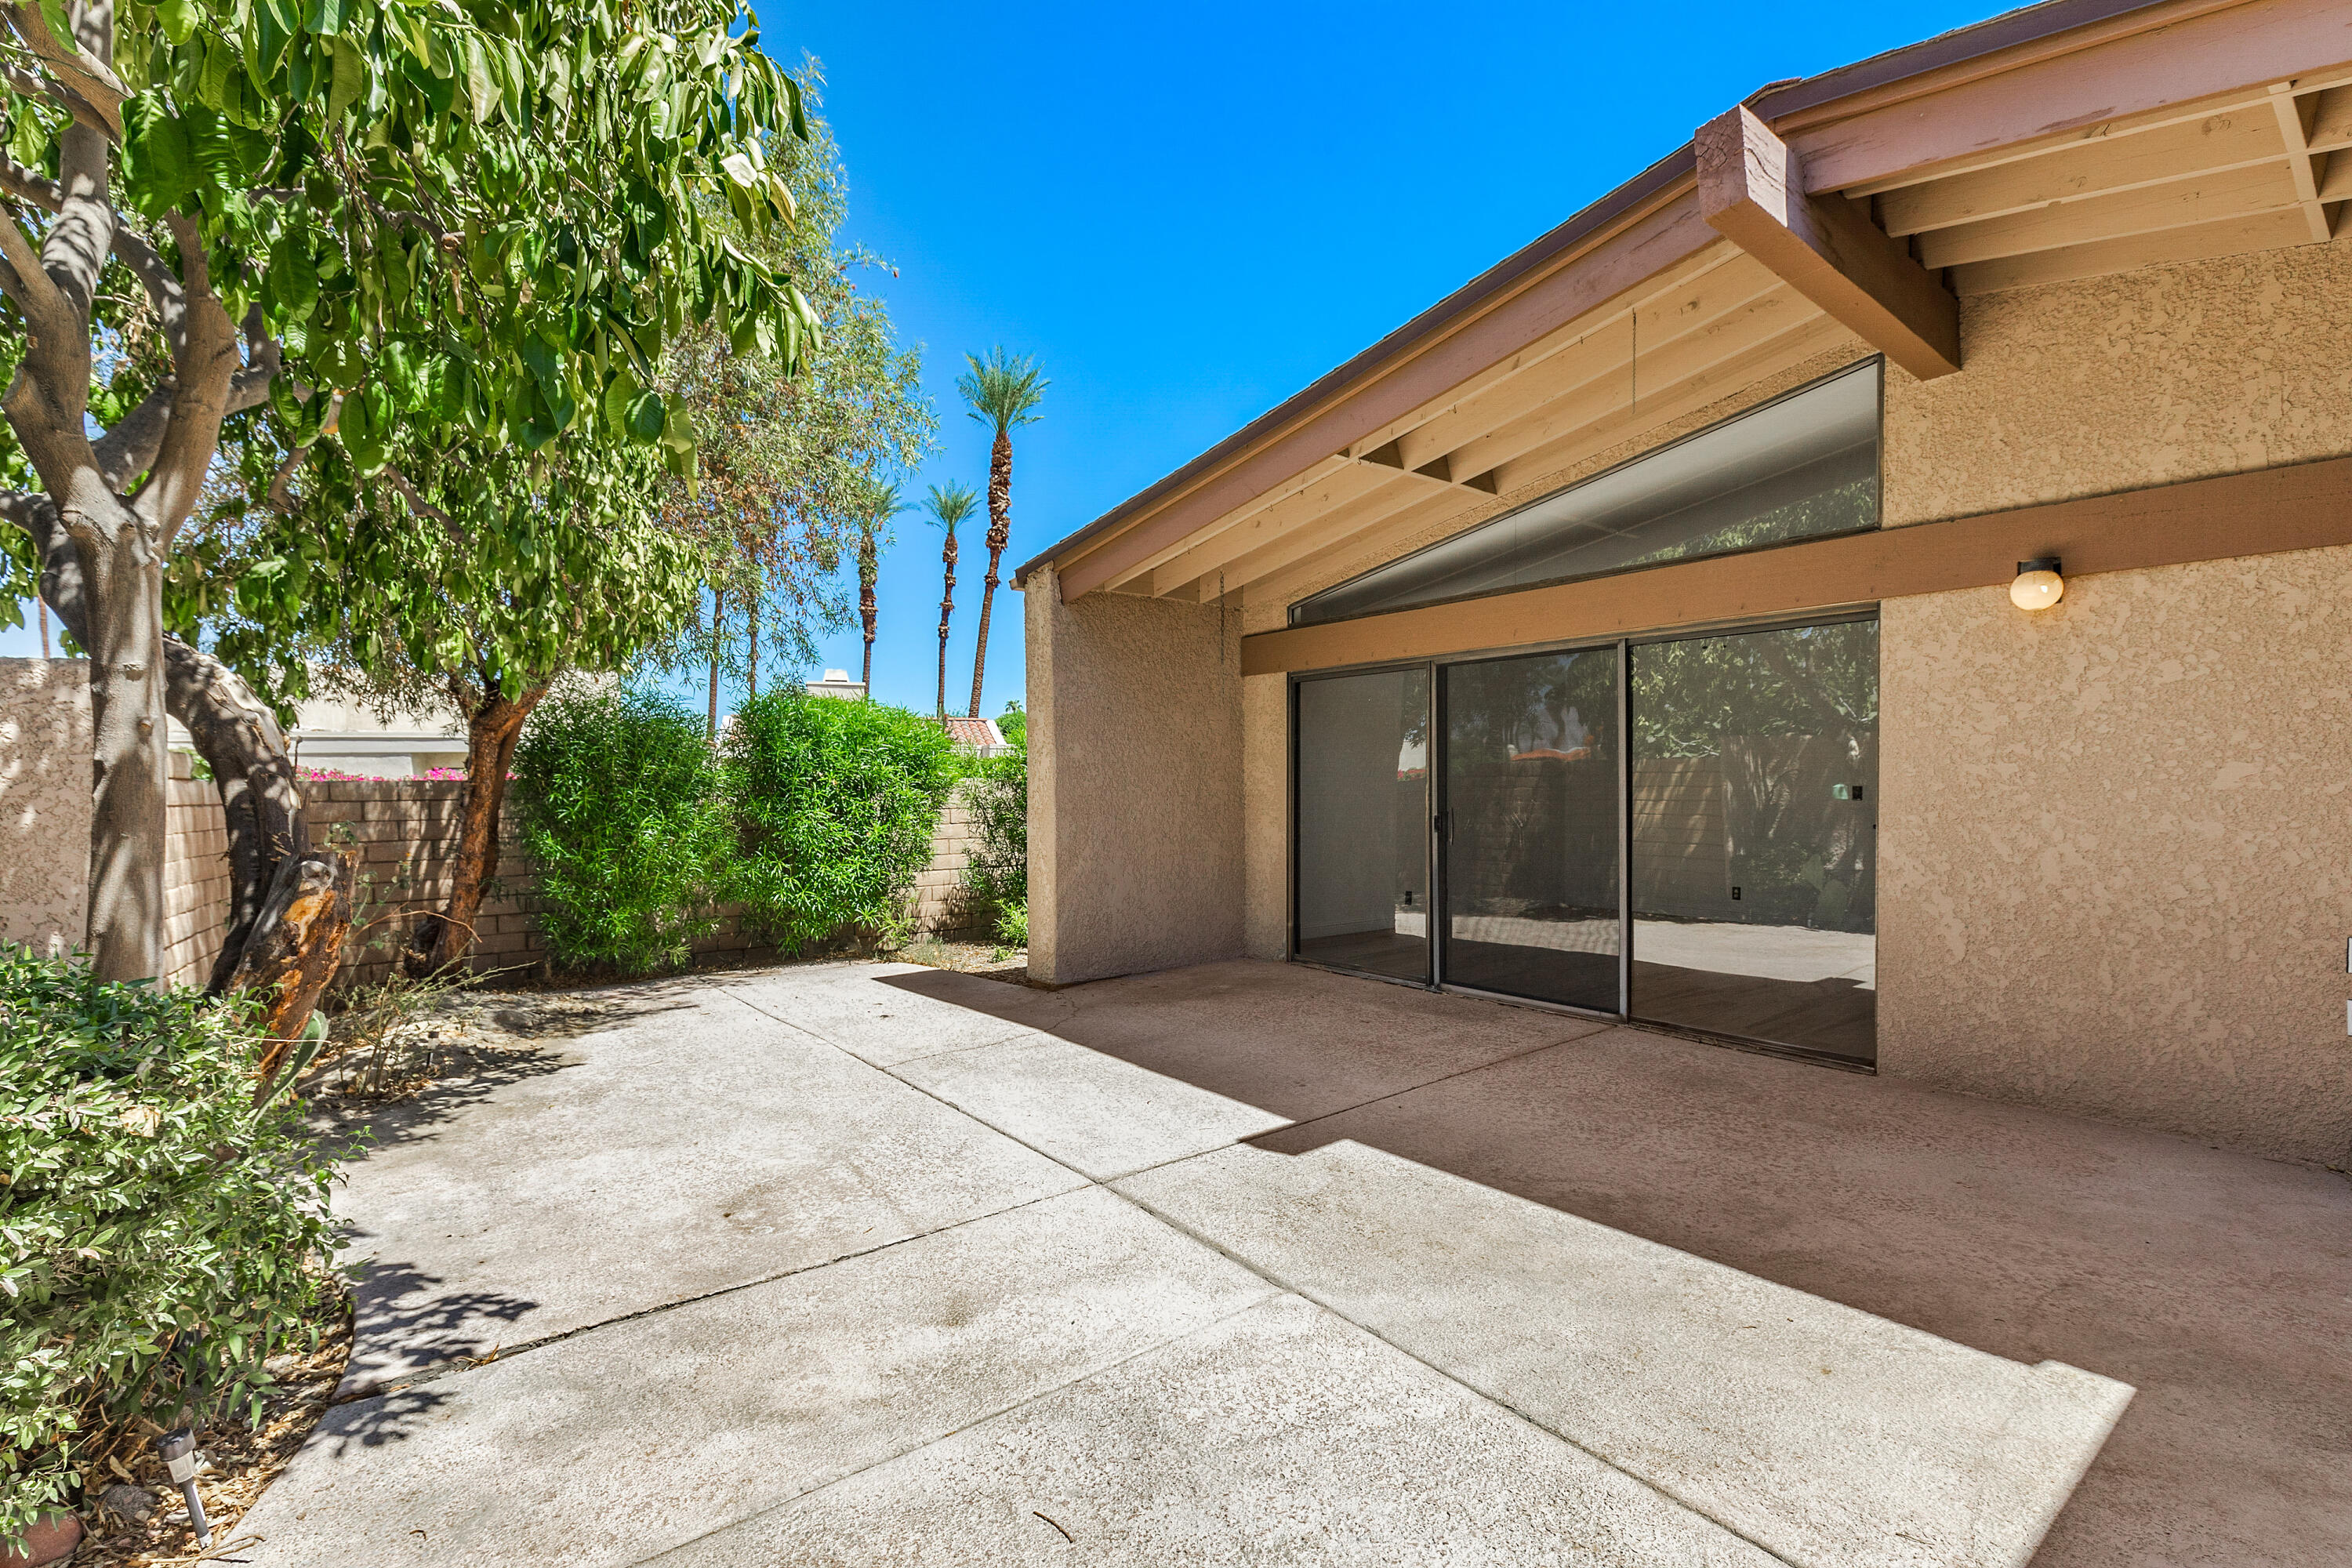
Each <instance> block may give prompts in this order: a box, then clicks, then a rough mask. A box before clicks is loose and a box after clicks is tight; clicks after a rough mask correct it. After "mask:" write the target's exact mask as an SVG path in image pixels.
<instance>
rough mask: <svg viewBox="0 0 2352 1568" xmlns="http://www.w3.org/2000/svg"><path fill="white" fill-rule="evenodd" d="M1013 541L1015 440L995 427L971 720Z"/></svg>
mask: <svg viewBox="0 0 2352 1568" xmlns="http://www.w3.org/2000/svg"><path fill="white" fill-rule="evenodd" d="M1012 539H1013V437H1012V436H1011V434H1010V433H1008V432H1007V431H1006V430H1005V428H1004V427H1003V426H1001V425H1000V426H997V428H996V444H995V445H994V446H993V447H991V448H990V449H989V454H988V575H987V576H986V577H984V578H982V588H981V590H980V647H979V648H978V649H977V650H976V651H975V652H974V653H973V654H972V658H971V717H972V718H974V719H977V718H979V717H980V683H981V680H982V678H983V677H984V676H985V675H986V674H987V672H988V617H989V612H990V611H991V610H992V609H994V608H995V600H996V584H997V576H996V568H997V565H998V563H1000V562H1002V561H1003V559H1004V547H1005V545H1006V544H1008V543H1010V542H1012Z"/></svg>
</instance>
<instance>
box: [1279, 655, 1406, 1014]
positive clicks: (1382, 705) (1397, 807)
mask: <svg viewBox="0 0 2352 1568" xmlns="http://www.w3.org/2000/svg"><path fill="white" fill-rule="evenodd" d="M1297 701H1298V711H1297V729H1296V731H1295V733H1296V734H1297V745H1298V758H1297V773H1296V777H1297V838H1296V840H1295V842H1296V844H1297V868H1296V873H1297V952H1298V956H1299V957H1301V958H1306V959H1312V960H1313V961H1314V962H1316V963H1328V964H1332V965H1335V966H1337V967H1339V968H1341V969H1360V970H1365V971H1368V972H1370V973H1374V974H1386V975H1391V976H1394V977H1396V978H1398V979H1401V980H1421V981H1426V980H1428V979H1429V978H1430V966H1429V936H1430V931H1429V910H1430V890H1429V888H1430V875H1429V871H1430V864H1429V862H1430V842H1429V840H1430V806H1429V724H1430V712H1429V671H1428V669H1426V668H1416V669H1389V670H1376V671H1373V672H1372V673H1370V674H1368V675H1343V676H1336V677H1332V678H1329V679H1319V680H1303V681H1301V682H1299V684H1298V688H1297Z"/></svg>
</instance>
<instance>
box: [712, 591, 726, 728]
mask: <svg viewBox="0 0 2352 1568" xmlns="http://www.w3.org/2000/svg"><path fill="white" fill-rule="evenodd" d="M726 602H727V601H726V599H725V597H724V596H723V595H720V594H719V591H718V590H717V589H715V588H714V589H712V590H711V592H710V743H711V744H712V745H714V746H715V745H717V744H718V743H719V625H720V622H719V613H720V610H721V609H722V607H723V606H724V605H726Z"/></svg>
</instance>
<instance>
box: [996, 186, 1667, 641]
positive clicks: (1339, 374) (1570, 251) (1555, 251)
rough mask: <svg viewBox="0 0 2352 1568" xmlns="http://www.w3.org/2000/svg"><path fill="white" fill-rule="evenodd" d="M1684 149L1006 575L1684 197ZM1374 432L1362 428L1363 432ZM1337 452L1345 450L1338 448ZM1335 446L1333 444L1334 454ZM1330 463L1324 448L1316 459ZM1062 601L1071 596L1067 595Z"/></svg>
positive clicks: (1221, 463) (1070, 544)
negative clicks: (1659, 207)
mask: <svg viewBox="0 0 2352 1568" xmlns="http://www.w3.org/2000/svg"><path fill="white" fill-rule="evenodd" d="M1692 167H1693V165H1692V161H1691V150H1690V148H1689V146H1688V145H1687V144H1685V146H1683V147H1681V148H1679V149H1677V150H1676V151H1675V152H1674V153H1670V154H1668V155H1667V156H1666V157H1664V158H1661V159H1659V160H1658V161H1657V162H1656V163H1653V164H1651V165H1650V166H1649V167H1648V168H1647V169H1644V170H1643V171H1642V173H1641V174H1637V175H1636V176H1634V177H1633V179H1631V180H1628V181H1626V182H1625V183H1624V184H1622V185H1620V186H1618V187H1617V188H1616V189H1615V190H1613V191H1611V192H1610V193H1609V194H1608V195H1605V196H1602V197H1601V199H1600V200H1598V201H1596V202H1593V203H1592V204H1591V205H1588V206H1586V207H1584V208H1583V209H1582V210H1581V211H1580V212H1578V213H1577V214H1576V215H1575V216H1572V217H1570V219H1569V220H1568V221H1567V222H1565V223H1563V224H1561V225H1559V226H1558V227H1556V228H1554V229H1552V230H1551V231H1549V233H1547V234H1546V235H1544V236H1543V237H1541V238H1540V239H1538V240H1536V241H1535V242H1534V243H1533V244H1530V245H1527V246H1524V247H1521V248H1519V249H1518V250H1516V251H1514V252H1512V253H1511V254H1510V255H1509V256H1507V257H1506V258H1503V259H1502V260H1501V261H1499V262H1497V263H1496V264H1495V265H1494V266H1493V267H1490V268H1487V269H1486V271H1484V272H1482V273H1480V274H1479V275H1478V276H1477V277H1475V278H1474V279H1471V280H1470V281H1469V282H1467V283H1465V284H1464V285H1463V286H1462V287H1461V288H1459V289H1455V290H1454V292H1453V293H1451V294H1449V295H1447V296H1446V297H1445V298H1444V299H1443V300H1439V301H1438V302H1437V303H1436V304H1434V305H1432V306H1431V307H1430V308H1429V309H1428V310H1423V311H1422V312H1421V313H1420V314H1419V315H1417V316H1415V317H1413V318H1412V320H1411V321H1407V322H1406V323H1405V324H1404V325H1402V326H1401V327H1399V328H1398V329H1397V330H1396V331H1392V332H1391V333H1389V334H1388V335H1387V336H1386V337H1383V338H1381V340H1380V341H1379V342H1376V343H1374V344H1372V345H1371V346H1370V348H1368V349H1366V350H1364V352H1363V353H1360V354H1357V355H1356V356H1355V357H1353V358H1352V359H1349V361H1348V362H1347V363H1344V364H1342V365H1340V366H1339V368H1338V369H1336V370H1333V371H1331V372H1329V373H1328V374H1325V375H1323V376H1321V377H1319V378H1318V379H1317V380H1316V381H1315V382H1314V383H1313V384H1310V385H1308V386H1307V388H1305V389H1304V390H1303V391H1300V392H1297V393H1295V394H1293V395H1291V396H1289V397H1287V398H1285V399H1284V400H1283V401H1282V402H1281V403H1280V404H1278V405H1276V406H1275V407H1273V408H1271V409H1269V410H1268V411H1267V412H1265V414H1262V415H1260V416H1258V417H1257V418H1255V419H1254V420H1252V421H1250V423H1248V424H1247V425H1244V426H1242V427H1241V428H1240V429H1239V430H1236V431H1234V433H1233V434H1232V435H1231V436H1228V437H1225V438H1224V439H1223V440H1222V441H1220V442H1218V443H1217V444H1216V445H1215V446H1213V447H1210V448H1209V449H1208V450H1207V451H1205V452H1203V453H1202V454H1201V455H1200V456H1199V457H1197V458H1193V459H1192V461H1191V462H1189V463H1186V464H1185V465H1184V466H1183V467H1182V468H1178V469H1177V470H1175V471H1174V472H1173V473H1171V474H1170V475H1168V476H1167V477H1166V478H1164V479H1160V480H1159V481H1158V482H1157V483H1155V484H1152V485H1150V486H1149V487H1147V488H1146V489H1141V490H1139V491H1138V492H1136V493H1135V494H1134V495H1132V496H1130V497H1129V498H1128V499H1127V500H1124V501H1121V502H1120V503H1119V504H1118V506H1115V507H1113V508H1112V509H1111V510H1108V511H1107V512H1105V513H1104V514H1103V515H1102V516H1101V517H1099V518H1097V519H1096V520H1095V521H1093V522H1090V523H1088V524H1087V526H1086V527H1084V528H1082V529H1079V530H1078V531H1076V532H1075V533H1072V534H1069V535H1067V536H1066V537H1065V538H1063V539H1062V540H1060V541H1059V542H1056V543H1055V544H1054V545H1053V546H1052V547H1051V548H1049V549H1047V550H1045V551H1044V552H1041V553H1040V554H1038V555H1036V556H1034V557H1032V558H1031V559H1030V560H1027V561H1024V562H1023V563H1021V565H1020V566H1019V567H1018V568H1016V569H1015V570H1014V572H1013V580H1014V581H1015V582H1016V583H1018V582H1019V581H1020V580H1021V579H1023V578H1025V577H1027V576H1028V575H1029V574H1030V573H1032V572H1034V571H1035V570H1036V569H1037V568H1038V567H1040V566H1042V565H1044V564H1045V563H1047V562H1048V561H1056V560H1065V561H1066V560H1068V559H1070V558H1071V557H1072V555H1073V552H1076V551H1077V550H1079V549H1081V548H1082V547H1084V546H1085V545H1086V544H1087V543H1088V542H1091V541H1094V540H1097V539H1100V538H1102V537H1103V536H1104V535H1106V534H1108V533H1110V532H1112V531H1116V530H1117V529H1118V528H1121V527H1123V526H1125V525H1126V524H1128V523H1129V522H1130V521H1134V520H1135V519H1136V518H1138V517H1139V516H1142V515H1144V514H1145V513H1148V512H1150V510H1152V509H1154V508H1155V507H1159V506H1161V505H1164V504H1166V503H1167V502H1169V501H1170V500H1174V499H1176V498H1178V497H1180V496H1181V495H1183V494H1184V492H1186V491H1187V490H1188V489H1199V488H1200V487H1201V486H1202V485H1204V484H1206V483H1209V482H1211V481H1212V480H1213V479H1215V478H1216V477H1217V476H1218V475H1219V474H1220V473H1221V472H1223V471H1224V470H1225V469H1227V468H1231V467H1232V466H1233V465H1234V463H1235V462H1236V461H1238V460H1240V459H1241V458H1243V456H1244V454H1245V453H1247V452H1248V451H1249V450H1250V448H1251V447H1253V446H1255V445H1259V444H1262V443H1264V442H1265V441H1267V440H1269V439H1272V438H1274V437H1276V436H1277V435H1278V434H1280V433H1282V432H1284V431H1286V430H1288V429H1295V428H1296V427H1297V426H1299V425H1301V424H1303V423H1305V422H1306V421H1307V420H1308V419H1311V418H1313V417H1314V416H1316V415H1317V414H1318V413H1321V412H1325V411H1327V410H1328V408H1329V407H1331V406H1332V405H1335V404H1338V403H1339V402H1341V401H1343V400H1344V399H1345V398H1346V397H1348V396H1349V395H1350V394H1351V393H1353V392H1354V391H1356V390H1359V389H1360V388H1362V387H1364V386H1366V385H1368V384H1371V383H1372V382H1374V381H1376V380H1378V379H1379V378H1380V377H1381V375H1383V374H1387V373H1388V372H1390V371H1391V370H1392V369H1394V368H1395V367H1396V366H1397V365H1398V364H1400V363H1403V362H1405V361H1406V360H1409V359H1410V358H1411V357H1412V355H1413V354H1415V353H1419V352H1420V351H1422V350H1423V348H1424V347H1426V346H1427V345H1428V344H1429V343H1431V342H1434V341H1436V340H1438V339H1440V338H1442V337H1444V335H1445V334H1446V333H1448V332H1451V331H1458V330H1459V329H1460V328H1461V327H1462V326H1463V325H1464V324H1465V322H1466V321H1469V320H1471V319H1472V318H1474V317H1475V315H1476V314H1477V313H1478V312H1480V311H1482V310H1492V309H1493V308H1494V307H1495V306H1496V304H1498V303H1500V302H1502V301H1504V300H1507V299H1509V298H1510V296H1511V295H1512V294H1513V293H1514V292H1515V291H1517V290H1522V289H1525V288H1526V287H1527V286H1528V284H1529V283H1530V282H1535V281H1540V280H1541V279H1543V278H1545V277H1547V276H1549V275H1551V274H1554V273H1557V272H1558V271H1559V269H1560V268H1562V267H1563V266H1565V265H1567V264H1568V263H1569V262H1570V261H1573V260H1574V259H1575V258H1578V257H1579V256H1581V255H1583V254H1585V253H1587V252H1589V251H1590V250H1591V249H1592V248H1593V247H1594V245H1595V244H1596V243H1598V242H1599V241H1601V240H1604V239H1606V238H1607V237H1608V235H1609V233H1610V232H1611V231H1612V230H1613V229H1615V228H1618V227H1622V226H1624V225H1625V224H1626V223H1627V222H1629V221H1633V220H1638V218H1639V217H1640V216H1642V215H1643V213H1645V212H1647V211H1649V210H1650V209H1652V208H1654V207H1655V206H1657V205H1659V204H1660V203H1661V202H1662V201H1664V200H1671V199H1672V198H1673V197H1674V196H1675V195H1685V194H1687V192H1688V190H1689V188H1690V186H1691V183H1692ZM1371 427H1376V426H1368V428H1371ZM1340 445H1344V443H1340ZM1337 449H1338V447H1337V446H1335V447H1333V448H1332V450H1333V451H1336V450H1337ZM1318 456H1321V457H1328V456H1330V452H1329V451H1326V452H1323V453H1319V454H1318ZM1065 592H1066V596H1067V597H1073V598H1075V597H1076V595H1075V594H1069V593H1067V591H1065Z"/></svg>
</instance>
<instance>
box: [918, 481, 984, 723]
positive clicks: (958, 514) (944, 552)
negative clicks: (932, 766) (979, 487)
mask: <svg viewBox="0 0 2352 1568" xmlns="http://www.w3.org/2000/svg"><path fill="white" fill-rule="evenodd" d="M928 504H929V507H930V509H931V525H932V526H933V527H935V528H937V529H938V530H940V531H941V532H942V533H945V534H946V535H947V536H948V537H947V542H946V544H944V545H942V546H941V547H940V560H941V561H943V562H945V563H947V576H948V583H947V587H946V589H945V590H944V591H942V592H941V594H940V718H942V719H944V718H946V717H947V716H948V617H949V616H950V615H952V614H954V612H955V563H956V529H957V528H958V526H960V525H961V523H962V521H963V520H964V519H966V518H968V517H970V516H971V509H972V508H974V507H976V506H978V505H979V504H980V498H979V497H978V496H976V495H974V494H973V493H972V490H971V486H970V485H965V484H958V483H956V482H955V481H954V480H952V479H950V481H949V482H948V485H947V488H946V489H940V487H939V486H937V485H933V486H932V487H931V495H930V500H929V503H928Z"/></svg>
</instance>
